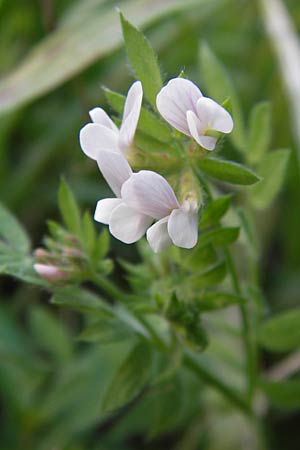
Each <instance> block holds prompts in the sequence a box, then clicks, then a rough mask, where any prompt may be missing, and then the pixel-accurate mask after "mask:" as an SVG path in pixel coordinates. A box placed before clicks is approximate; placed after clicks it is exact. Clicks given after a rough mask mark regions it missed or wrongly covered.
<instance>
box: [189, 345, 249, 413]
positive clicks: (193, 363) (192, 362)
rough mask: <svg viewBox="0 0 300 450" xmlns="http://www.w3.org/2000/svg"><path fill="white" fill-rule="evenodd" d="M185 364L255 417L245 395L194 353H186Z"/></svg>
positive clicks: (244, 411)
mask: <svg viewBox="0 0 300 450" xmlns="http://www.w3.org/2000/svg"><path fill="white" fill-rule="evenodd" d="M183 364H184V366H185V367H186V368H187V369H189V370H190V371H191V372H193V373H194V374H195V375H197V377H198V378H199V379H200V380H201V381H203V382H205V383H206V384H208V385H209V386H211V387H212V388H214V389H215V390H216V391H218V392H220V393H221V394H222V395H223V396H224V397H225V398H226V399H227V400H228V401H229V402H230V403H231V404H232V405H233V406H235V407H236V408H238V409H239V410H240V411H242V412H243V413H244V414H246V415H247V416H250V417H253V412H252V410H251V408H250V405H249V404H248V403H247V402H246V401H245V400H244V399H243V397H242V396H241V395H239V393H238V392H236V391H235V390H234V389H232V388H231V387H229V386H228V385H226V384H225V383H223V381H222V380H220V379H219V378H217V377H216V376H215V375H214V374H213V373H211V372H210V371H209V370H208V369H207V368H205V367H203V366H202V365H201V364H200V363H199V361H197V360H196V359H195V358H194V357H193V356H192V355H190V354H189V353H185V355H184V359H183Z"/></svg>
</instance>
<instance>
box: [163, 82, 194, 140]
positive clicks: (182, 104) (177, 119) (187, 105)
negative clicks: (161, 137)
mask: <svg viewBox="0 0 300 450" xmlns="http://www.w3.org/2000/svg"><path fill="white" fill-rule="evenodd" d="M200 97H202V93H201V91H200V89H199V88H198V87H197V86H196V85H195V84H194V83H192V81H190V80H187V79H185V78H173V79H172V80H170V81H169V82H168V84H167V85H166V86H164V87H163V88H162V89H161V90H160V92H159V93H158V95H157V97H156V105H157V109H158V111H159V112H160V114H161V115H162V116H163V118H164V119H165V120H167V122H169V123H170V124H171V125H172V126H173V127H174V128H176V129H177V130H179V131H181V132H182V133H184V134H186V135H188V136H190V132H189V128H188V125H187V120H186V112H187V111H188V110H191V111H193V112H194V113H196V112H197V109H196V108H197V101H198V99H199V98H200Z"/></svg>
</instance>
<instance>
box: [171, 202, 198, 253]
mask: <svg viewBox="0 0 300 450" xmlns="http://www.w3.org/2000/svg"><path fill="white" fill-rule="evenodd" d="M186 203H188V202H185V203H184V204H183V205H182V206H181V207H180V208H179V209H174V211H172V212H171V215H170V218H169V221H168V233H169V235H170V238H171V239H172V241H173V244H175V245H177V246H178V247H183V248H193V247H195V245H196V244H197V241H198V212H197V209H196V208H194V207H193V206H191V207H187V205H186Z"/></svg>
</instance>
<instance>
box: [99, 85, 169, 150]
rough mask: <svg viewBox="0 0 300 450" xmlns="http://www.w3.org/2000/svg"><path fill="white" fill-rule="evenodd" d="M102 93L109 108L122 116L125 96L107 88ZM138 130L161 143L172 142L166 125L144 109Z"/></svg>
mask: <svg viewBox="0 0 300 450" xmlns="http://www.w3.org/2000/svg"><path fill="white" fill-rule="evenodd" d="M104 93H105V97H106V100H107V101H108V103H109V104H110V105H111V107H112V108H113V109H114V110H115V111H117V112H118V113H119V114H122V113H123V108H124V104H125V96H124V95H121V94H118V93H117V92H114V91H112V90H110V89H107V88H104ZM138 129H139V130H141V131H143V132H144V133H147V134H149V135H150V136H153V137H155V139H157V140H159V141H162V142H170V141H171V140H172V135H171V131H170V129H169V127H168V126H167V124H165V123H164V122H162V121H161V120H160V119H159V118H157V117H156V116H155V115H154V114H153V113H152V112H150V111H148V110H147V109H146V108H142V109H141V114H140V118H139V122H138Z"/></svg>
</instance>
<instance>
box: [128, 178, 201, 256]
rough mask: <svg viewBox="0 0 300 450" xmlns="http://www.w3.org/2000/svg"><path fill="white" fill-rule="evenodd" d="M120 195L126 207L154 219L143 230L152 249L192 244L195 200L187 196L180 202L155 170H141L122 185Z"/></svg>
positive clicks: (195, 230)
mask: <svg viewBox="0 0 300 450" xmlns="http://www.w3.org/2000/svg"><path fill="white" fill-rule="evenodd" d="M121 195H122V199H123V201H125V203H126V204H127V205H128V206H130V207H132V208H133V209H136V210H138V211H140V213H143V214H145V215H146V216H147V217H149V216H150V217H152V218H153V219H155V220H157V222H156V223H155V224H154V225H152V226H151V227H150V228H149V229H148V231H147V239H148V242H149V244H150V246H151V248H152V249H153V251H154V252H159V251H162V250H165V249H167V248H168V247H170V245H172V244H175V245H177V246H178V247H183V248H192V247H194V246H195V245H196V243H197V240H198V209H199V208H198V204H197V201H196V200H195V199H189V200H185V201H184V202H183V204H182V205H180V204H179V203H178V200H177V198H176V196H175V193H174V191H173V189H172V188H171V186H170V185H169V183H168V182H167V180H166V179H165V178H164V177H162V176H161V175H159V174H158V173H156V172H152V171H149V170H141V171H140V172H138V173H134V174H132V175H131V177H130V178H128V180H127V181H126V182H125V183H124V184H123V186H122V191H121ZM120 225H121V222H120Z"/></svg>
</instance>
